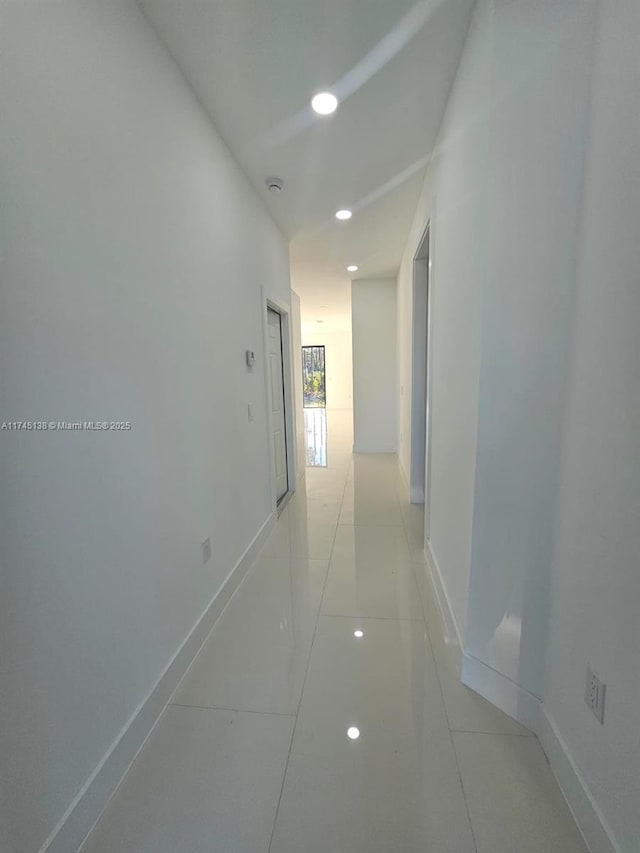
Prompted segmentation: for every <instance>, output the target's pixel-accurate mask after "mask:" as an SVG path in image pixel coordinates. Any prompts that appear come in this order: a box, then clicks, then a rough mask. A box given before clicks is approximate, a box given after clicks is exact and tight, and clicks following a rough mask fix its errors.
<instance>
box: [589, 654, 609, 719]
mask: <svg viewBox="0 0 640 853" xmlns="http://www.w3.org/2000/svg"><path fill="white" fill-rule="evenodd" d="M606 692H607V685H606V684H603V683H602V682H601V681H600V679H599V678H598V676H597V675H596V674H595V672H593V670H592V669H591V667H590V666H589V665H587V686H586V690H585V694H584V701H585V702H586V703H587V705H588V707H589V708H591V711H592V712H593V715H594V716H595V717H596V719H597V720H599V721H600V722H601V723H602V724H603V725H604V698H605V695H606Z"/></svg>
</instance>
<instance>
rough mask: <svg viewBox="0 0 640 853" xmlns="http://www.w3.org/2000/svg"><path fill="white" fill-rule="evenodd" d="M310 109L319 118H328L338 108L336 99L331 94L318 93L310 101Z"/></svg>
mask: <svg viewBox="0 0 640 853" xmlns="http://www.w3.org/2000/svg"><path fill="white" fill-rule="evenodd" d="M311 107H312V109H313V111H314V112H315V113H318V115H319V116H329V115H331V113H334V112H335V111H336V109H337V107H338V99H337V98H336V96H335V95H334V94H332V93H331V92H318V94H317V95H314V96H313V98H312V99H311Z"/></svg>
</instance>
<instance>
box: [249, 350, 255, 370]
mask: <svg viewBox="0 0 640 853" xmlns="http://www.w3.org/2000/svg"><path fill="white" fill-rule="evenodd" d="M255 363H256V354H255V353H254V351H253V350H252V349H248V350H247V367H253V365H254V364H255Z"/></svg>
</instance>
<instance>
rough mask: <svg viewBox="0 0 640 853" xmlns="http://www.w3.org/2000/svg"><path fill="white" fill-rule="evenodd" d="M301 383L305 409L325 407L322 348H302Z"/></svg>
mask: <svg viewBox="0 0 640 853" xmlns="http://www.w3.org/2000/svg"><path fill="white" fill-rule="evenodd" d="M302 381H303V387H304V406H305V408H307V409H310V408H323V407H324V406H326V405H327V399H326V393H325V371H324V347H302Z"/></svg>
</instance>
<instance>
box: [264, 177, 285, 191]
mask: <svg viewBox="0 0 640 853" xmlns="http://www.w3.org/2000/svg"><path fill="white" fill-rule="evenodd" d="M265 183H266V185H267V189H268V190H269V192H270V193H281V192H282V190H283V189H284V181H283V180H282V178H267V180H266V181H265Z"/></svg>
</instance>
